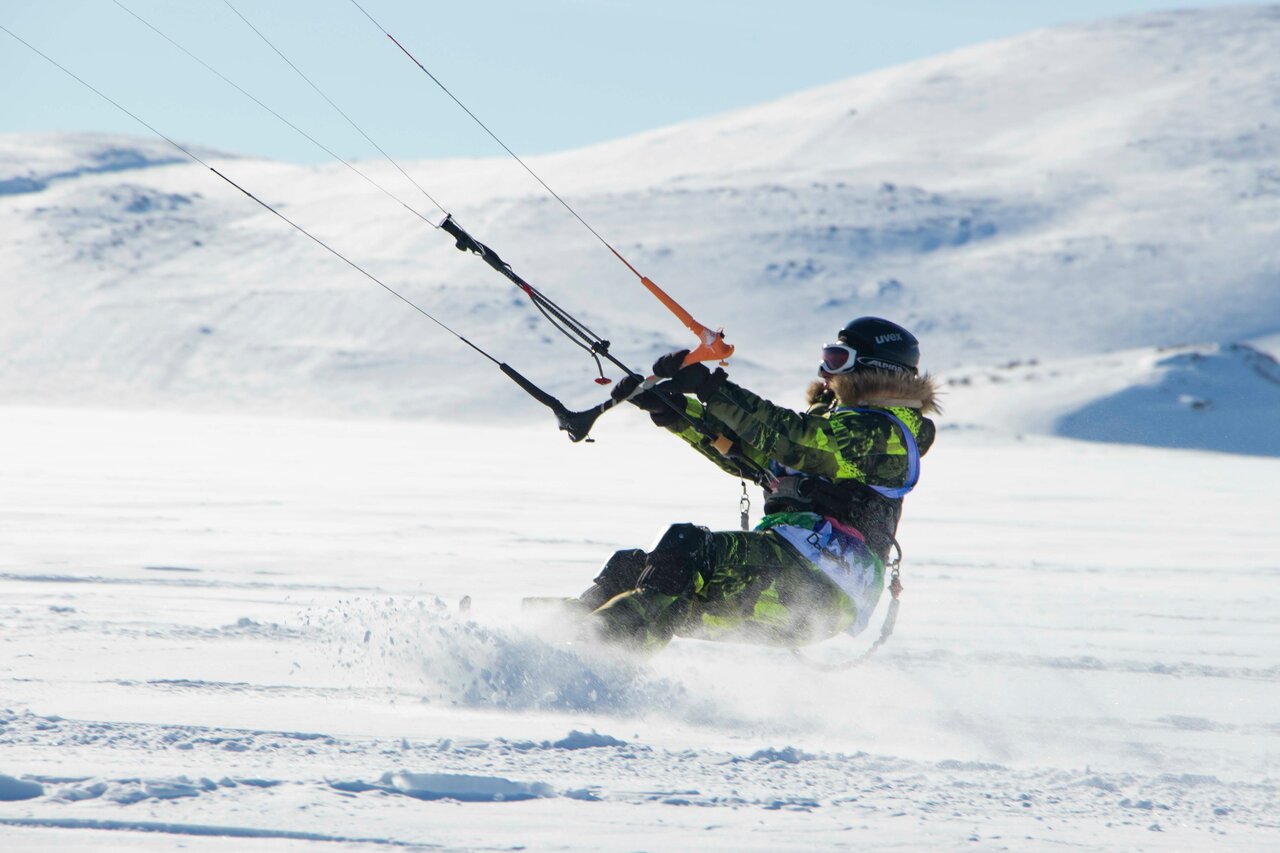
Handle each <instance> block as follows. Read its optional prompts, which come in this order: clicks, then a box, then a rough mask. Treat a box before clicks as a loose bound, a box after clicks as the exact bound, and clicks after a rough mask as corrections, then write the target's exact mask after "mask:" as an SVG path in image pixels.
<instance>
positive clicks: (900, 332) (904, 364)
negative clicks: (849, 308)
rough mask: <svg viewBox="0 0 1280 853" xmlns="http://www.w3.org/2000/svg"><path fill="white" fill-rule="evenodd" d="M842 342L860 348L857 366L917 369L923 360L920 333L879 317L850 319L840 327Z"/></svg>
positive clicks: (882, 368) (857, 349)
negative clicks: (917, 333) (921, 358)
mask: <svg viewBox="0 0 1280 853" xmlns="http://www.w3.org/2000/svg"><path fill="white" fill-rule="evenodd" d="M839 337H840V342H841V343H843V344H845V345H847V346H849V347H850V348H851V349H853V350H854V351H855V352H857V365H858V367H857V368H855V369H861V368H879V369H881V370H891V371H897V372H906V373H915V372H916V368H917V367H918V366H919V364H920V342H919V341H918V340H916V336H915V335H913V334H911V333H910V332H908V331H907V330H906V329H904V328H902V327H901V326H899V325H898V324H897V323H891V322H889V321H888V320H882V319H880V318H879V317H859V318H858V319H856V320H850V321H849V322H848V324H846V325H845V327H844V328H843V329H841V330H840V336H839Z"/></svg>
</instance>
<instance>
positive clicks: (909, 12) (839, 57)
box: [0, 0, 1240, 162]
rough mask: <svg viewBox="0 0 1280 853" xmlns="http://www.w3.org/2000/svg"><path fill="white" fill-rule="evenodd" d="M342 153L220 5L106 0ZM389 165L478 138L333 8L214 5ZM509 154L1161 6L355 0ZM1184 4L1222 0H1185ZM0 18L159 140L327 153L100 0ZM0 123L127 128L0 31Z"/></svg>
mask: <svg viewBox="0 0 1280 853" xmlns="http://www.w3.org/2000/svg"><path fill="white" fill-rule="evenodd" d="M121 2H122V3H124V5H126V6H128V7H130V8H132V9H133V10H134V11H136V12H137V13H138V14H140V15H142V16H143V17H145V18H147V19H148V20H149V21H150V22H151V23H152V24H154V25H155V26H156V27H158V28H159V29H161V30H163V31H165V32H166V33H167V34H168V35H169V36H170V37H172V38H173V39H175V40H176V41H178V42H180V43H182V44H183V45H184V46H186V47H187V48H188V49H189V50H191V51H192V52H193V53H195V54H196V55H198V56H200V57H201V58H203V59H204V60H205V61H206V62H208V63H210V64H211V65H213V66H214V67H215V68H217V69H219V70H220V71H221V72H222V73H223V74H225V75H227V76H228V77H230V78H231V79H233V80H235V81H236V82H237V83H239V84H240V85H241V86H243V87H244V88H245V89H247V90H248V91H250V92H252V93H253V94H255V95H257V96H258V97H259V98H261V99H262V100H263V101H265V102H266V103H268V104H269V105H271V106H273V107H274V108H276V109H277V110H279V111H280V112H281V113H283V114H284V115H286V116H287V117H289V118H290V119H291V120H293V121H294V122H295V123H297V124H299V125H300V126H302V127H303V128H304V129H306V130H308V131H309V132H311V133H312V134H313V135H314V136H316V137H317V138H318V139H320V140H321V141H322V142H324V143H325V144H327V145H328V146H329V147H330V148H332V149H333V150H334V151H336V152H337V153H339V154H341V155H343V156H344V157H372V156H376V152H374V151H373V149H372V148H371V147H370V146H369V145H368V143H367V142H365V141H364V140H363V139H362V138H360V137H359V136H358V135H356V134H355V132H354V131H352V130H351V129H350V127H349V126H347V125H346V124H345V123H344V122H343V121H342V119H341V118H339V117H337V116H336V115H335V114H334V113H332V111H331V110H330V108H329V107H328V106H327V105H326V104H324V103H323V102H322V101H320V100H319V98H318V96H316V95H315V94H314V93H313V92H312V91H311V90H310V89H309V88H307V87H306V84H305V83H303V82H302V81H301V80H300V79H298V78H297V77H296V76H295V75H294V72H293V71H291V70H290V69H289V68H288V67H287V66H286V65H284V64H283V63H282V62H281V61H280V59H279V58H278V57H276V56H275V54H273V53H271V51H270V48H268V47H267V46H266V45H265V44H263V43H262V42H261V41H260V40H259V39H258V37H257V36H256V35H254V33H253V32H252V31H251V30H250V29H249V28H248V27H246V26H245V25H244V24H243V23H242V22H241V21H240V20H239V19H238V18H237V17H236V16H235V15H234V13H233V12H232V11H231V10H230V9H228V8H227V6H226V5H225V3H224V0H121ZM232 2H233V3H234V5H235V6H236V7H237V8H238V9H239V10H240V11H241V12H242V13H243V14H244V15H245V16H246V17H248V18H249V19H250V20H252V21H253V22H254V23H255V24H256V25H257V26H258V27H259V28H260V29H261V30H262V31H263V32H264V33H265V34H266V35H267V36H268V37H269V38H271V39H272V41H274V42H275V43H276V45H277V46H278V47H280V49H281V50H283V51H284V52H285V53H286V54H287V55H289V56H290V58H291V59H293V61H294V62H296V63H297V64H298V65H299V66H300V67H301V68H302V69H303V70H304V71H306V72H308V74H309V75H310V76H311V77H312V78H313V79H314V80H315V81H316V82H317V83H318V84H319V85H320V86H321V88H323V89H325V91H326V92H327V93H328V94H329V95H330V97H332V98H334V100H335V101H337V102H338V104H339V105H341V106H343V107H344V109H346V110H347V112H348V113H350V114H351V115H352V117H353V118H354V119H355V120H356V121H357V122H359V123H360V124H361V125H362V126H363V127H364V128H365V130H366V131H367V132H368V133H369V134H370V135H371V136H372V137H373V138H374V139H375V140H377V141H378V142H379V143H380V144H382V146H383V147H384V148H386V149H387V150H388V151H389V153H391V154H392V155H393V156H395V157H401V158H416V157H424V158H425V157H441V156H457V155H488V154H493V153H496V148H495V146H494V144H493V143H492V142H491V141H490V140H489V139H488V138H487V137H486V136H485V135H484V134H483V132H482V131H480V130H479V129H478V128H477V127H475V126H474V125H473V124H472V123H471V121H470V119H468V118H467V117H466V116H465V115H464V114H463V113H462V112H461V111H460V110H458V108H457V107H456V106H454V105H453V104H452V102H449V101H447V100H446V99H445V96H444V95H443V94H441V93H440V92H439V90H437V89H436V88H435V87H434V85H433V84H432V83H431V81H430V80H429V79H428V78H427V77H426V76H425V75H424V74H422V73H421V72H420V71H419V70H418V69H417V68H416V67H415V66H413V65H412V64H411V63H410V62H409V60H408V59H406V58H405V57H404V55H403V54H401V53H400V52H399V51H398V50H396V48H395V47H394V45H392V44H391V43H390V42H389V41H388V40H387V39H386V38H385V37H384V36H382V35H381V34H380V33H379V32H378V31H377V30H375V29H374V27H373V25H372V24H370V23H369V21H368V19H366V18H365V17H364V16H363V15H362V14H361V13H360V11H359V10H358V9H357V8H356V7H355V6H354V5H352V3H351V0H232ZM360 2H361V5H363V6H364V7H365V8H366V9H367V10H368V11H369V12H370V14H372V15H373V17H375V18H377V19H378V20H379V22H380V23H381V24H382V25H383V26H385V27H386V28H387V29H389V30H390V31H391V32H392V34H394V35H395V36H397V38H399V39H400V40H401V41H402V42H404V43H405V46H406V47H408V48H409V50H411V51H413V52H414V53H415V54H416V55H417V56H418V58H419V59H420V60H421V61H422V62H423V63H424V64H425V65H426V66H427V67H428V68H429V69H431V71H432V72H433V73H435V74H436V75H437V76H438V77H440V78H441V80H442V81H443V82H444V83H445V84H446V85H448V86H450V88H452V89H453V91H454V93H455V94H457V95H458V96H459V97H460V98H461V99H462V100H463V101H464V102H466V103H467V104H468V105H469V106H470V107H471V108H472V109H473V110H474V111H475V112H476V113H477V114H479V116H480V117H481V118H482V119H484V120H485V121H486V122H487V123H488V124H489V126H490V127H492V128H493V129H494V130H495V131H496V132H497V133H498V134H499V135H500V136H501V137H503V139H504V140H505V141H506V142H507V143H508V144H509V145H510V146H511V147H512V148H514V149H515V150H516V151H518V152H520V153H541V152H546V151H555V150H560V149H564V148H570V147H575V146H579V145H584V144H588V143H592V142H599V141H603V140H607V139H613V138H617V137H620V136H626V135H628V134H631V133H635V132H637V131H642V130H647V129H649V128H653V127H658V126H661V125H666V124H671V123H673V122H677V121H682V120H685V119H690V118H696V117H699V116H706V115H712V114H714V113H718V112H722V111H724V110H728V109H733V108H736V107H741V106H747V105H750V104H755V103H760V102H762V101H766V100H769V99H772V98H776V97H778V96H781V95H786V94H788V93H791V92H796V91H800V90H802V89H806V88H810V87H813V86H818V85H821V84H824V83H830V82H833V81H836V80H841V79H844V78H847V77H851V76H854V75H856V74H859V73H862V72H865V71H871V70H874V69H877V68H883V67H886V66H890V65H895V64H898V63H901V62H907V61H910V60H912V59H917V58H921V57H925V56H930V55H932V54H936V53H939V52H942V51H946V50H950V49H953V48H958V47H963V46H965V45H970V44H975V43H978V42H982V41H986V40H989V39H994V38H1000V37H1003V36H1008V35H1013V34H1016V33H1019V32H1023V31H1025V30H1029V29H1034V28H1037V27H1042V26H1048V25H1052V24H1058V23H1065V22H1069V21H1081V20H1091V19H1095V18H1101V17H1106V16H1111V15H1118V14H1130V13H1137V12H1145V11H1154V10H1159V9H1166V8H1171V7H1178V4H1177V3H1176V2H1171V0H1106V2H1101V0H1074V2H1072V3H1064V2H1061V0H1056V1H1055V2H1048V0H1016V2H1014V0H966V2H963V3H959V2H940V0H934V1H933V2H930V0H898V2H896V3H892V4H888V3H882V2H862V0H856V2H855V0H847V2H837V0H789V2H785V3H784V2H780V0H767V1H766V0H684V2H678V1H677V0H523V2H522V1H521V0H455V2H436V1H435V0H416V2H415V1H414V0H360ZM1183 5H1184V6H1185V5H1196V6H1215V5H1240V4H1239V3H1238V2H1213V0H1199V2H1197V3H1192V4H1183ZM0 24H4V25H5V26H7V27H9V28H10V29H12V30H14V31H15V32H17V33H18V34H19V35H21V36H22V37H24V38H25V39H27V40H28V41H30V42H32V43H33V44H34V45H35V46H37V47H39V48H41V49H42V50H44V51H45V52H46V53H49V54H50V55H52V56H53V57H54V58H56V59H58V60H59V61H61V62H63V63H64V64H66V65H67V66H68V67H69V68H71V69H72V70H73V71H76V72H77V73H79V74H80V75H81V76H83V77H85V78H86V79H88V80H89V81H90V82H92V83H93V84H94V85H96V86H98V87H99V88H101V89H103V90H104V91H105V92H106V93H107V94H109V95H111V96H112V97H115V98H116V99H117V100H119V101H121V102H122V103H123V104H124V105H125V106H127V107H129V108H130V109H133V110H135V111H136V112H138V113H139V114H140V115H141V116H142V117H143V118H144V119H146V120H148V121H150V122H151V123H152V124H154V125H156V126H157V127H158V128H159V129H160V130H162V131H164V132H165V133H168V134H169V135H171V136H174V137H176V138H179V139H182V140H186V141H190V142H196V143H201V144H204V145H209V146H214V147H218V148H222V149H224V150H228V151H233V152H237V153H250V154H260V155H266V156H270V157H275V158H279V159H285V160H293V161H298V162H320V161H324V160H327V159H329V158H328V157H327V155H325V154H324V153H323V152H322V151H319V150H318V149H316V148H315V147H313V146H312V145H311V144H310V143H309V142H307V141H306V140H304V139H302V138H301V137H299V136H297V135H296V134H295V133H294V132H293V131H291V130H290V129H288V128H287V127H285V126H284V125H283V124H281V123H280V122H279V121H278V120H276V119H274V118H272V117H271V116H269V115H267V114H266V113H264V112H262V111H261V109H260V108H259V107H257V106H255V105H254V104H253V103H251V102H250V101H248V100H247V99H245V98H244V97H243V96H242V95H240V94H239V93H237V92H236V91H235V90H233V89H232V88H231V87H229V86H227V85H226V84H225V83H223V82H221V81H220V80H218V79H217V78H215V77H213V76H212V75H211V74H209V73H208V72H207V71H205V70H204V69H203V68H201V67H200V66H199V65H197V64H196V63H195V62H193V61H192V60H190V59H189V58H187V57H186V56H184V55H183V54H181V53H180V52H178V51H177V50H176V49H175V48H173V47H172V46H171V45H170V44H168V43H167V42H165V41H163V40H162V39H161V38H160V37H159V36H157V35H155V34H154V33H153V32H151V31H150V30H148V29H146V28H145V27H144V26H143V25H142V24H140V23H138V21H137V20H135V19H134V18H132V17H130V16H129V15H128V14H127V13H126V12H124V11H123V10H121V9H120V8H119V7H118V6H117V5H115V3H114V2H112V0H0ZM0 81H3V83H2V84H0V85H3V89H2V90H0V91H2V92H3V106H2V108H0V133H8V132H15V131H34V130H107V131H123V132H129V133H145V131H143V130H141V129H140V128H138V126H137V125H136V124H134V123H133V122H132V121H131V120H130V119H128V118H127V117H125V116H123V115H121V114H120V113H119V112H117V111H116V110H115V109H114V108H112V107H111V106H109V105H107V104H105V103H103V102H101V101H100V100H99V99H98V98H97V97H96V96H94V95H93V94H92V93H89V92H87V91H86V90H84V89H83V88H81V87H80V86H79V85H78V84H76V83H75V82H73V81H70V80H69V79H67V78H66V77H64V76H63V75H62V74H61V72H58V71H57V70H56V69H54V68H52V67H51V66H49V65H48V64H46V63H45V62H44V61H43V60H41V59H39V58H38V57H36V56H35V55H34V54H31V53H30V52H29V51H28V50H27V49H26V48H24V47H23V46H22V45H20V44H18V43H17V42H15V41H13V40H12V39H11V38H9V37H8V36H7V35H5V34H4V33H2V32H0Z"/></svg>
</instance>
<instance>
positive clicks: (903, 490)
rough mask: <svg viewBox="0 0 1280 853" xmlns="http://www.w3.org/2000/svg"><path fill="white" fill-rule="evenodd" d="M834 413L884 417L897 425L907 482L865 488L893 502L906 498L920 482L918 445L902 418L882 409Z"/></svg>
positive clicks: (852, 409)
mask: <svg viewBox="0 0 1280 853" xmlns="http://www.w3.org/2000/svg"><path fill="white" fill-rule="evenodd" d="M836 411H842V412H859V413H862V414H874V415H884V416H885V417H886V418H888V419H889V420H891V421H893V423H895V424H897V426H898V429H899V430H900V431H901V432H902V443H903V445H904V446H905V447H906V450H907V481H906V482H905V483H903V484H902V485H901V486H873V485H871V484H870V483H867V484H866V485H867V488H869V489H872V490H874V491H876V492H878V493H880V494H882V495H884V496H885V497H886V498H893V499H895V500H897V499H900V498H904V497H906V496H907V495H908V494H909V493H910V492H911V490H912V489H914V488H915V487H916V483H918V482H919V481H920V445H918V444H917V443H916V437H915V434H914V433H913V432H911V429H910V428H909V427H908V426H907V425H906V424H905V423H903V421H902V418H900V417H898V416H897V415H895V414H894V413H893V412H886V411H885V410H884V409H867V408H861V407H859V408H851V409H846V408H841V409H837V410H836Z"/></svg>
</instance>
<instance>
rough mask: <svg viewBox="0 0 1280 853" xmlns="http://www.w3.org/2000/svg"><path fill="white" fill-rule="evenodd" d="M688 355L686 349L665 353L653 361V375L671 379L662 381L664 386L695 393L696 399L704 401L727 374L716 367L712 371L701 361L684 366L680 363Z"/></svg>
mask: <svg viewBox="0 0 1280 853" xmlns="http://www.w3.org/2000/svg"><path fill="white" fill-rule="evenodd" d="M688 355H689V351H688V350H687V349H682V350H676V351H675V352H672V353H667V354H666V355H664V356H663V357H662V358H660V359H658V360H657V361H655V362H654V363H653V373H654V375H655V376H661V377H662V378H663V379H670V380H671V381H670V382H667V383H664V386H670V387H671V389H672V390H674V391H679V392H681V393H682V394H697V395H698V399H699V400H701V401H703V402H704V403H705V402H706V401H707V400H708V399H710V397H711V395H712V394H714V393H715V392H716V389H718V388H719V387H720V386H721V385H723V384H724V381H725V380H726V379H728V378H729V374H727V373H725V372H724V370H722V369H721V368H718V367H717V368H716V369H715V372H712V371H711V369H710V368H708V367H707V366H706V365H705V364H703V363H702V362H696V363H694V364H691V365H689V366H688V367H684V366H682V365H683V364H684V360H685V358H686V357H688Z"/></svg>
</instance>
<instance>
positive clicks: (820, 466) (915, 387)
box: [672, 371, 938, 486]
mask: <svg viewBox="0 0 1280 853" xmlns="http://www.w3.org/2000/svg"><path fill="white" fill-rule="evenodd" d="M808 398H809V404H810V405H809V408H808V410H807V411H806V412H804V413H801V412H795V411H792V410H790V409H786V408H783V407H782V406H777V405H774V404H773V403H771V402H769V401H768V400H765V399H764V398H762V397H759V396H757V395H756V394H753V393H752V392H750V391H748V390H747V389H745V388H743V387H741V386H739V385H735V384H734V383H732V382H725V383H723V384H722V385H721V386H720V387H719V389H718V390H717V391H716V392H715V393H714V394H712V395H711V396H710V397H709V398H708V399H707V400H706V401H705V402H703V401H700V400H698V399H696V398H694V397H686V398H685V401H686V402H685V410H686V412H687V413H688V414H689V415H690V416H691V417H692V418H693V419H694V420H696V421H699V422H700V423H701V424H702V426H703V428H704V430H705V432H706V433H710V434H712V435H724V436H725V437H726V438H729V439H732V440H733V441H734V442H735V451H736V452H740V453H741V454H742V455H744V456H746V457H747V458H749V459H751V460H752V461H753V462H755V463H756V464H758V465H761V466H764V467H774V468H775V469H776V467H777V466H782V467H784V468H788V469H791V470H793V471H796V472H799V473H803V474H808V475H811V476H819V477H824V478H826V479H828V480H831V481H832V482H839V481H842V480H856V481H857V482H860V483H864V484H866V485H871V486H901V485H902V484H903V483H904V482H905V480H906V477H907V449H906V446H905V444H904V442H903V438H902V436H901V435H900V433H899V431H898V429H897V427H896V426H895V425H894V423H893V421H892V420H891V419H889V418H886V417H883V416H881V415H879V414H876V413H874V412H857V411H852V410H851V409H852V408H853V407H855V406H856V407H866V408H872V409H883V410H885V411H887V412H891V413H892V414H894V415H895V416H897V418H898V419H899V420H901V421H902V422H903V423H904V424H905V425H906V426H907V428H908V429H910V430H911V432H912V434H913V436H914V437H915V439H916V444H917V445H918V447H919V449H920V453H921V454H922V455H923V454H924V453H926V452H927V451H928V449H929V447H930V446H931V445H932V444H933V439H934V434H935V431H934V425H933V421H931V420H930V419H929V418H928V417H927V415H929V414H932V413H935V412H937V411H938V407H937V401H936V390H935V387H934V383H933V381H932V379H931V378H930V377H929V376H927V375H926V376H906V375H896V374H890V373H887V372H884V371H867V372H862V373H856V374H848V375H845V376H836V377H832V378H831V379H830V380H829V381H828V383H826V384H824V383H814V384H813V385H812V386H810V389H809V394H808ZM672 430H673V431H674V432H676V433H677V434H678V435H679V436H680V437H681V438H683V439H684V440H685V441H687V442H688V443H689V444H690V445H692V446H693V447H694V448H696V449H697V450H698V451H699V452H700V453H702V454H703V455H704V456H706V457H707V458H708V459H710V460H711V461H712V462H714V463H715V464H716V465H717V466H719V467H720V468H722V469H724V470H725V471H728V472H729V473H731V474H733V475H734V476H739V475H740V473H741V469H740V468H739V466H738V465H737V464H735V463H734V461H733V458H732V456H725V455H723V454H721V453H720V452H719V451H717V450H716V449H715V447H714V446H713V444H712V440H711V439H709V438H707V437H706V436H705V435H703V434H701V433H700V432H699V431H698V430H696V429H694V428H693V427H690V426H688V425H686V424H678V425H677V426H675V427H672ZM771 463H776V464H775V465H771Z"/></svg>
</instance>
